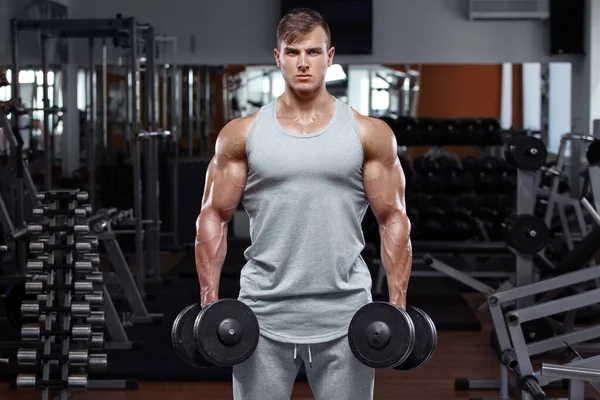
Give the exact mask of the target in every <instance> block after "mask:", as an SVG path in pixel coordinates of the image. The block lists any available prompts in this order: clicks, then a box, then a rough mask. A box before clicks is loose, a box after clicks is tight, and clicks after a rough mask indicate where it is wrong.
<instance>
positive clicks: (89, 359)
mask: <svg viewBox="0 0 600 400" xmlns="http://www.w3.org/2000/svg"><path fill="white" fill-rule="evenodd" d="M39 361H42V362H46V361H60V362H68V363H69V364H70V365H72V366H74V367H85V366H88V367H89V368H90V369H91V370H93V371H94V372H102V371H105V370H106V367H107V365H108V360H107V356H106V354H90V353H89V351H88V350H71V351H69V354H68V355H62V354H57V355H44V354H40V352H39V351H38V350H37V349H19V350H18V351H17V362H18V363H19V365H37V363H38V362H39Z"/></svg>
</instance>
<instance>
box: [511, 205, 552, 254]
mask: <svg viewBox="0 0 600 400" xmlns="http://www.w3.org/2000/svg"><path fill="white" fill-rule="evenodd" d="M502 233H503V235H504V241H505V242H506V243H507V244H508V245H509V246H511V247H513V248H514V249H515V250H517V251H518V252H520V253H523V254H535V253H537V252H539V251H540V250H542V249H543V248H544V246H546V243H548V238H549V231H548V227H547V226H546V224H545V223H544V221H542V220H541V219H539V218H538V217H536V216H534V215H530V214H521V215H515V214H513V215H511V216H510V217H508V218H507V219H506V220H505V221H504V222H503V223H502Z"/></svg>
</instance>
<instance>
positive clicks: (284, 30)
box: [277, 7, 331, 48]
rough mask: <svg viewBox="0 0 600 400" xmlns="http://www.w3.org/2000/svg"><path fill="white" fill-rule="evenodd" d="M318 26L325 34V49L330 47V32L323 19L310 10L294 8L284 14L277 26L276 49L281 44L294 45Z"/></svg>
mask: <svg viewBox="0 0 600 400" xmlns="http://www.w3.org/2000/svg"><path fill="white" fill-rule="evenodd" d="M318 26H320V27H321V28H323V30H324V31H325V33H326V34H327V48H329V47H330V46H331V32H330V31H329V24H327V21H325V18H323V16H322V15H321V14H320V13H318V12H317V11H315V10H311V9H310V8H302V7H300V8H294V9H293V10H291V11H290V12H288V13H286V14H285V15H284V16H283V18H281V21H279V25H277V47H279V46H280V45H281V43H282V42H284V41H285V42H287V43H295V42H296V41H298V40H300V39H301V38H302V37H303V36H306V35H308V34H309V33H310V32H312V31H313V29H315V28H316V27H318Z"/></svg>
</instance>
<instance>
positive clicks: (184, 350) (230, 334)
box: [171, 299, 259, 367]
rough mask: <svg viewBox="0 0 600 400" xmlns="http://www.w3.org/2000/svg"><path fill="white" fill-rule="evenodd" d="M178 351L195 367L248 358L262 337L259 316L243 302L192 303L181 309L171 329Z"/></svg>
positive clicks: (228, 362) (227, 363) (234, 361)
mask: <svg viewBox="0 0 600 400" xmlns="http://www.w3.org/2000/svg"><path fill="white" fill-rule="evenodd" d="M171 339H172V342H173V347H174V348H175V351H176V353H177V355H178V356H179V357H180V358H181V359H182V360H183V361H185V362H186V363H188V364H189V365H192V366H194V367H207V366H213V365H218V366H232V365H236V364H239V363H241V362H243V361H245V360H246V359H248V358H249V357H250V356H251V355H252V354H253V353H254V350H255V349H256V347H257V345H258V339H259V327H258V320H257V319H256V316H255V315H254V313H253V312H252V310H251V309H250V308H249V307H248V306H247V305H246V304H244V303H242V302H241V301H239V300H234V299H223V300H219V301H216V302H214V303H212V304H210V305H208V306H206V307H204V308H201V307H200V304H199V303H195V304H192V305H190V306H188V307H186V308H185V309H183V311H181V312H180V313H179V315H178V316H177V318H175V322H174V323H173V329H172V331H171Z"/></svg>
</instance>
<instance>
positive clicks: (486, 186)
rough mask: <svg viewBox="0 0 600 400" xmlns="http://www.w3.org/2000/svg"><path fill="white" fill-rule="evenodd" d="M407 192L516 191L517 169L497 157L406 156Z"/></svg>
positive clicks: (487, 192) (404, 166)
mask: <svg viewBox="0 0 600 400" xmlns="http://www.w3.org/2000/svg"><path fill="white" fill-rule="evenodd" d="M402 164H403V169H404V172H405V175H406V180H407V184H406V190H407V193H430V194H440V193H443V194H463V193H481V194H490V193H498V194H505V193H514V191H515V189H516V171H515V170H514V168H511V167H510V166H509V165H508V163H507V162H505V161H504V160H502V159H499V158H497V157H483V158H478V157H471V156H468V157H465V158H464V159H463V160H462V161H458V160H457V159H454V158H452V157H450V156H443V155H441V156H435V157H434V156H431V157H430V156H427V157H425V156H422V157H417V158H415V160H413V161H412V162H409V161H408V160H406V159H404V160H403V162H402Z"/></svg>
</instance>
